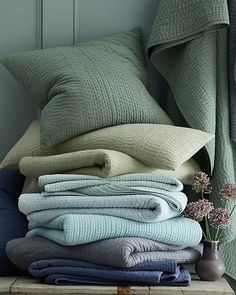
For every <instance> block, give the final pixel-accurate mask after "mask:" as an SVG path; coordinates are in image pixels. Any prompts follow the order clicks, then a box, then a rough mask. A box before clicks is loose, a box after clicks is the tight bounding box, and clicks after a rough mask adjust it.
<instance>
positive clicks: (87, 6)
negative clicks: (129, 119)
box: [0, 0, 159, 160]
mask: <svg viewBox="0 0 236 295" xmlns="http://www.w3.org/2000/svg"><path fill="white" fill-rule="evenodd" d="M158 2H159V0H0V55H4V54H8V53H13V52H19V51H25V50H31V49H37V48H47V47H54V46H59V45H69V44H73V43H76V42H80V41H85V40H89V39H93V38H97V37H102V36H106V35H110V34H113V33H117V32H122V31H125V30H128V29H130V28H133V27H136V26H140V27H142V29H143V32H144V38H145V40H147V37H148V35H149V33H150V29H151V26H152V22H153V18H154V16H155V14H156V11H157V8H158ZM154 84H155V83H154ZM37 112H38V111H37V108H36V106H35V104H34V100H33V98H32V97H31V96H30V95H29V94H28V93H27V91H26V90H24V89H23V87H22V86H21V85H20V84H19V83H18V82H17V81H16V80H14V78H13V77H12V76H11V75H10V74H9V73H8V72H7V71H6V70H5V69H4V68H3V66H1V65H0V160H1V159H2V158H3V157H4V155H5V154H6V153H7V152H8V150H9V149H10V148H11V147H12V146H13V145H14V143H15V142H16V141H17V140H18V139H19V137H20V136H21V135H22V134H23V132H24V131H25V129H26V128H27V126H28V125H29V123H30V122H31V121H32V120H33V119H34V118H36V117H37Z"/></svg>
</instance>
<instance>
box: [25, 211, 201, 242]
mask: <svg viewBox="0 0 236 295" xmlns="http://www.w3.org/2000/svg"><path fill="white" fill-rule="evenodd" d="M27 235H28V236H32V235H33V236H35V235H39V236H43V237H45V238H48V239H50V240H52V241H54V242H57V243H59V244H61V245H64V246H74V245H79V244H86V243H90V242H94V241H99V240H104V239H110V238H120V237H130V236H131V237H139V238H146V239H151V240H155V241H159V242H163V243H167V244H172V245H177V246H185V247H191V246H196V245H198V244H199V242H200V241H201V238H202V230H201V227H200V225H199V223H197V222H196V221H194V220H191V219H187V218H183V217H176V218H172V219H168V220H164V221H160V222H153V223H144V222H138V221H133V220H128V219H124V218H119V217H113V216H106V215H104V216H103V215H89V214H83V215H80V214H67V215H63V216H60V217H57V218H55V219H53V220H52V221H50V222H48V223H46V224H45V223H43V224H39V223H38V225H37V227H35V228H32V229H31V230H30V231H29V232H28V233H27Z"/></svg>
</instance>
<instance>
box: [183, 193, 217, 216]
mask: <svg viewBox="0 0 236 295" xmlns="http://www.w3.org/2000/svg"><path fill="white" fill-rule="evenodd" d="M213 209H214V206H213V203H211V202H209V201H208V200H206V199H203V200H198V201H196V202H191V203H189V204H188V205H187V206H186V208H185V210H184V216H185V217H187V218H190V219H193V220H196V221H197V222H201V221H202V220H203V218H204V217H206V216H208V215H209V213H210V212H211V211H212V210H213Z"/></svg>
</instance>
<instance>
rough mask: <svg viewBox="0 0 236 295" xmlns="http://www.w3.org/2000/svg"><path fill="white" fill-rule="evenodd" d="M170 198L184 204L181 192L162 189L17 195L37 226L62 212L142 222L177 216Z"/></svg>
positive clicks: (29, 218)
mask: <svg viewBox="0 0 236 295" xmlns="http://www.w3.org/2000/svg"><path fill="white" fill-rule="evenodd" d="M166 196H170V198H171V199H172V200H174V199H176V202H179V200H184V202H182V203H181V211H183V209H184V207H185V206H186V203H187V197H186V196H185V195H184V194H183V193H181V192H171V193H170V192H165V196H163V198H162V194H159V197H157V196H155V195H154V196H153V195H150V193H148V194H147V195H145V194H143V193H142V194H140V195H135V194H134V195H115V196H112V195H107V196H84V195H78V193H77V194H76V195H73V193H71V195H70V192H68V193H66V195H63V194H62V193H55V195H50V196H46V197H45V193H42V194H23V195H21V196H20V198H19V209H20V211H21V212H22V213H24V214H25V215H27V218H28V220H29V221H30V224H31V226H34V227H37V226H38V223H42V222H43V223H47V222H49V221H51V220H52V219H55V218H56V217H59V216H61V215H65V214H100V215H110V216H117V217H122V218H127V219H131V220H137V221H142V222H156V221H162V220H166V219H170V218H173V217H177V216H180V215H181V211H179V210H178V209H177V208H176V206H171V205H172V204H171V205H170V204H169V203H170V202H169V203H168V202H167V201H165V197H166Z"/></svg>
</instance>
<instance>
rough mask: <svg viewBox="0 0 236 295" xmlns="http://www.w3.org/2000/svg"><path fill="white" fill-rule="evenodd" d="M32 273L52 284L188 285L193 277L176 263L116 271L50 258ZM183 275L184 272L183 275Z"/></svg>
mask: <svg viewBox="0 0 236 295" xmlns="http://www.w3.org/2000/svg"><path fill="white" fill-rule="evenodd" d="M28 271H29V273H30V274H31V275H32V276H34V277H37V278H38V277H43V278H45V277H46V279H45V282H46V283H50V284H59V285H60V284H85V283H86V284H92V285H116V286H117V285H118V286H119V285H144V284H145V285H161V284H162V282H163V283H167V285H169V284H170V285H173V284H174V285H178V284H180V285H188V284H189V283H190V275H189V274H188V272H187V271H185V270H183V269H180V268H179V267H177V265H176V262H175V261H174V260H164V261H157V262H144V263H141V264H139V265H137V266H134V267H131V268H128V269H127V268H125V269H124V268H113V267H108V266H102V265H96V264H92V263H87V262H83V261H77V260H67V259H49V260H41V261H36V262H33V263H32V264H31V265H30V266H29V268H28ZM181 272H182V273H181Z"/></svg>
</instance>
